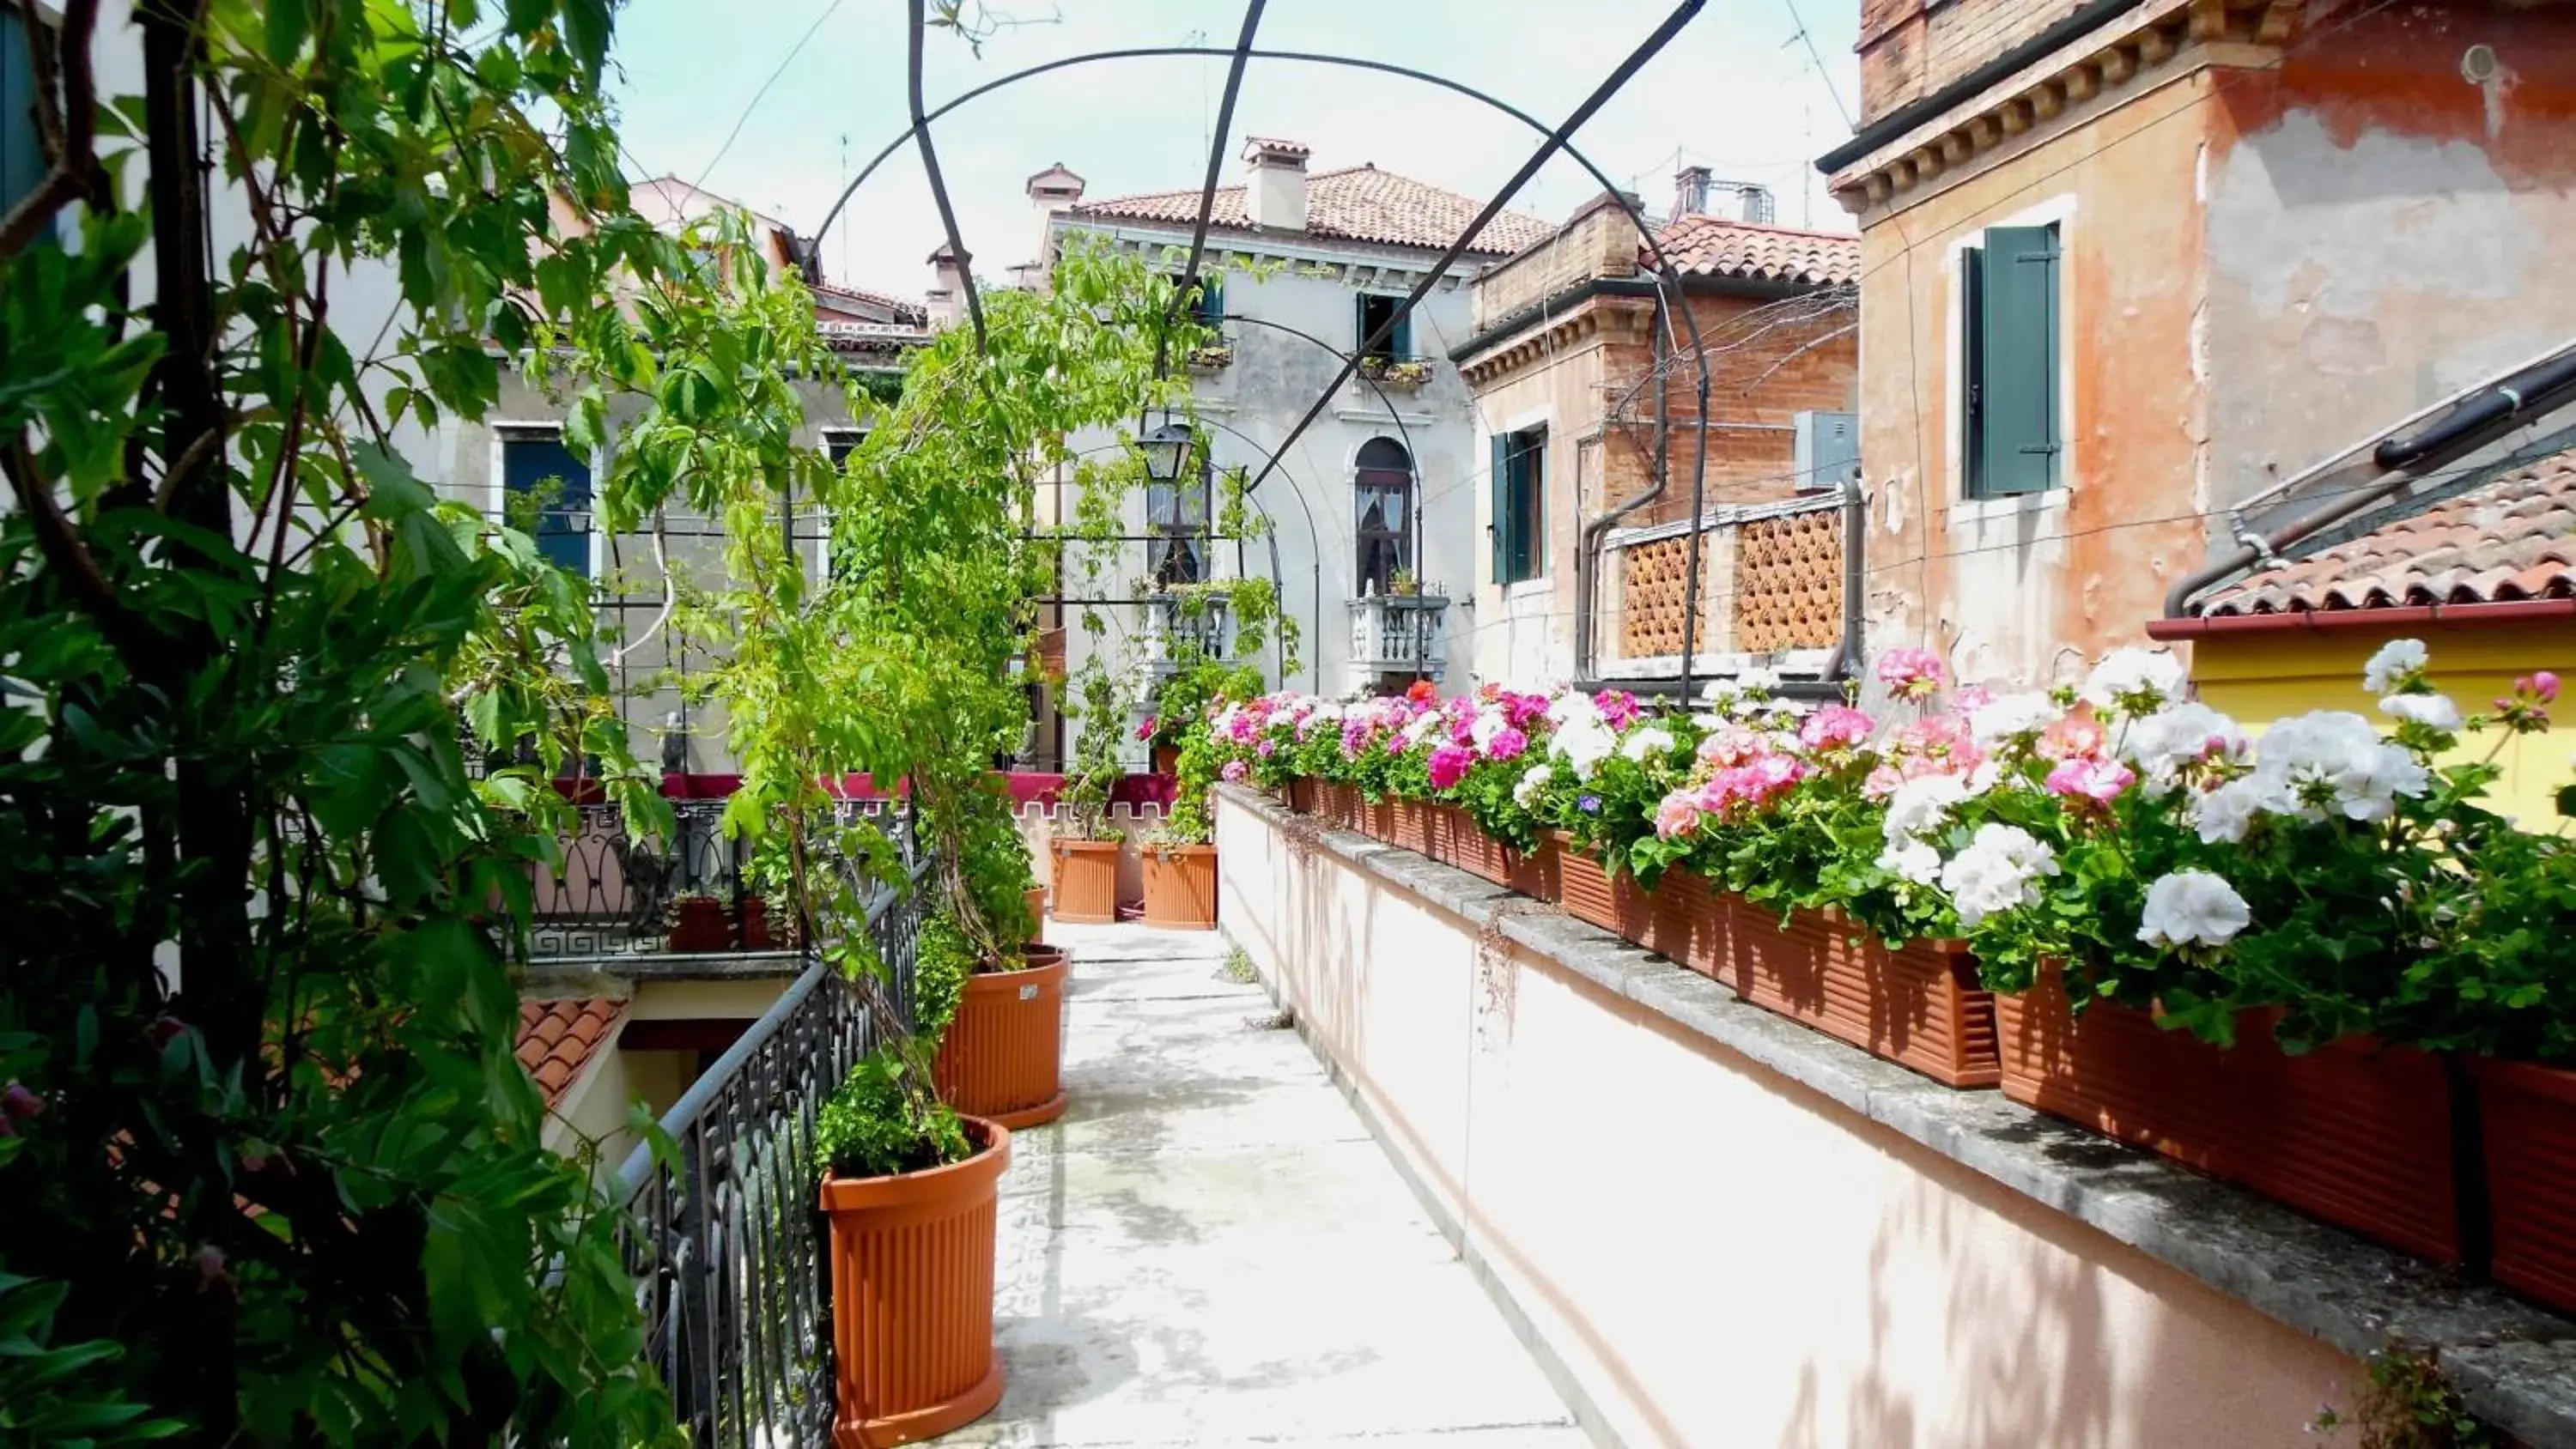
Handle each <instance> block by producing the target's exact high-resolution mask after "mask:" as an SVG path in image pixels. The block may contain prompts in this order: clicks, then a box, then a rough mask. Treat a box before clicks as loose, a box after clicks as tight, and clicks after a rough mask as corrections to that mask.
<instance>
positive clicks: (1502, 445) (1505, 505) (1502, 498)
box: [1486, 433, 1512, 584]
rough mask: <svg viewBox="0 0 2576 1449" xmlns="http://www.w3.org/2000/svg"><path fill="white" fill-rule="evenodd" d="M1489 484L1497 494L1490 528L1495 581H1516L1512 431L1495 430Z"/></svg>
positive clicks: (1493, 492) (1490, 488)
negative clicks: (1513, 528) (1513, 574)
mask: <svg viewBox="0 0 2576 1449" xmlns="http://www.w3.org/2000/svg"><path fill="white" fill-rule="evenodd" d="M1489 476H1490V479H1491V482H1490V483H1489V484H1488V485H1487V486H1488V488H1489V490H1490V491H1491V492H1492V494H1493V500H1494V521H1493V525H1492V526H1491V527H1490V528H1489V529H1487V530H1486V532H1487V534H1488V536H1489V537H1491V538H1492V539H1493V544H1494V569H1493V573H1494V582H1495V583H1497V584H1508V583H1510V582H1511V581H1512V572H1511V569H1512V435H1511V434H1509V433H1496V434H1494V470H1493V472H1492V473H1491V474H1490V475H1489Z"/></svg>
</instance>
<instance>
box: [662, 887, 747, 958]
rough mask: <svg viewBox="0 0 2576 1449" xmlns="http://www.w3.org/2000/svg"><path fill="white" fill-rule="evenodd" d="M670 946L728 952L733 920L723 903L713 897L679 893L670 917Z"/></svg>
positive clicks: (730, 945) (675, 948) (672, 947)
mask: <svg viewBox="0 0 2576 1449" xmlns="http://www.w3.org/2000/svg"><path fill="white" fill-rule="evenodd" d="M670 949H671V950H673V951H683V952H700V951H730V950H732V949H733V920H732V918H731V917H730V916H728V915H727V914H726V913H725V905H724V902H722V901H720V900H717V899H716V898H715V897H713V896H683V897H681V898H680V902H679V909H678V911H677V913H676V914H675V915H674V916H673V917H672V920H671V937H670Z"/></svg>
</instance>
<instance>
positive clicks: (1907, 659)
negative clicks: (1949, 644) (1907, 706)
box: [1878, 649, 1949, 700]
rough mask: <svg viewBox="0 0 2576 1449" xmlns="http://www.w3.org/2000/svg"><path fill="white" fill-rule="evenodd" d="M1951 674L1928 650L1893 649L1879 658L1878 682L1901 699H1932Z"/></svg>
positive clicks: (1938, 656) (1938, 658)
mask: <svg viewBox="0 0 2576 1449" xmlns="http://www.w3.org/2000/svg"><path fill="white" fill-rule="evenodd" d="M1948 677H1949V672H1948V671H1947V670H1945V669H1943V668H1942V667H1941V656H1940V655H1938V654H1935V653H1933V652H1932V651H1931V650H1929V649H1890V650H1888V651H1887V652H1886V653H1884V654H1882V655H1880V656H1878V682H1879V683H1881V684H1884V685H1886V686H1887V691H1888V693H1890V694H1893V695H1895V696H1896V697H1897V698H1899V699H1916V700H1920V699H1930V698H1931V697H1932V696H1933V695H1935V694H1938V693H1940V691H1941V685H1942V683H1943V681H1944V680H1946V679H1947V678H1948Z"/></svg>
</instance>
